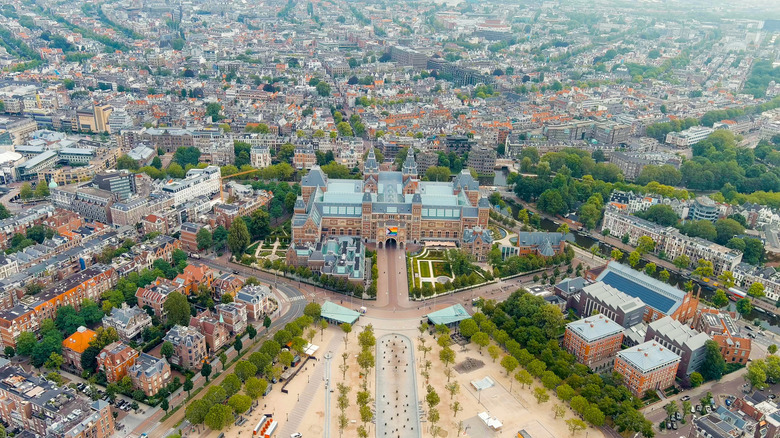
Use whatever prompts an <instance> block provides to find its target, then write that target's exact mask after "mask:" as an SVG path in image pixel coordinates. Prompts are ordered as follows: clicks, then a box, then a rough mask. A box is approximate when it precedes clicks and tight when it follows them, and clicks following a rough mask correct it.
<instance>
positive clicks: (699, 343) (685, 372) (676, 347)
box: [645, 316, 710, 380]
mask: <svg viewBox="0 0 780 438" xmlns="http://www.w3.org/2000/svg"><path fill="white" fill-rule="evenodd" d="M645 340H646V341H655V342H657V343H659V344H661V345H663V346H665V347H666V348H668V349H670V350H672V351H673V352H674V353H675V354H677V355H678V356H680V365H679V366H678V367H677V377H679V378H681V379H683V380H687V379H688V377H689V376H690V375H691V373H693V372H695V371H699V370H700V369H701V366H702V363H704V359H705V356H706V354H707V350H706V347H705V345H704V344H705V342H707V341H709V340H710V337H709V336H707V334H705V333H701V332H698V331H696V330H694V329H692V328H690V327H688V326H687V325H685V324H682V323H680V322H679V321H676V320H674V319H672V318H671V317H669V316H665V317H663V318H661V319H659V320H657V321H653V322H651V323H650V324H648V325H647V334H646V337H645Z"/></svg>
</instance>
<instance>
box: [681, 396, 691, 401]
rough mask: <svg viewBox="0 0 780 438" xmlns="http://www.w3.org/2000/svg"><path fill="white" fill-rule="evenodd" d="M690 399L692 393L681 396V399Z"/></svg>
mask: <svg viewBox="0 0 780 438" xmlns="http://www.w3.org/2000/svg"><path fill="white" fill-rule="evenodd" d="M690 399H691V396H690V395H684V396H682V397H680V401H688V400H690Z"/></svg>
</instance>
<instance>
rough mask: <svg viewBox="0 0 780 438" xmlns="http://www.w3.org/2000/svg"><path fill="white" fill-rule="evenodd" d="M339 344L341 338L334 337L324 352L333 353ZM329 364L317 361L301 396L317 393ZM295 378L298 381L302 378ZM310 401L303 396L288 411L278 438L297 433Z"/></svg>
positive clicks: (310, 399) (308, 397)
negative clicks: (287, 416)
mask: <svg viewBox="0 0 780 438" xmlns="http://www.w3.org/2000/svg"><path fill="white" fill-rule="evenodd" d="M340 342H342V341H341V336H334V337H333V339H331V341H330V344H328V348H327V350H326V351H329V352H331V351H334V350H335V349H336V348H338V346H339V343H340ZM330 363H331V361H325V360H324V359H322V360H320V361H318V363H317V365H316V366H315V367H314V371H313V372H312V374H311V378H310V379H309V383H307V384H306V389H305V390H304V391H302V392H301V393H302V394H315V393H316V392H317V387H318V386H320V385H323V384H324V383H323V382H324V381H323V378H324V377H325V367H326V366H330ZM328 375H330V372H328ZM297 378H299V379H300V378H302V377H297ZM287 396H289V397H294V396H293V395H291V394H287ZM329 396H330V392H328V391H326V392H325V397H329ZM312 400H313V397H310V396H305V397H303V398H301V399H300V400H299V401H297V402H296V403H295V407H294V408H293V409H292V410H291V411H290V414H289V418H288V420H287V422H286V423H285V424H284V426H282V428H281V432H279V436H283V437H284V436H290V435H292V434H293V433H295V432H297V431H298V428H299V427H300V425H301V423H302V422H303V417H304V415H306V412H307V411H308V410H309V405H311V401H312ZM325 418H326V419H327V418H329V417H328V414H327V412H326V413H325ZM326 430H327V429H326Z"/></svg>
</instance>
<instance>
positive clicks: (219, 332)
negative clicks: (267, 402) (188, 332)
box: [190, 310, 231, 351]
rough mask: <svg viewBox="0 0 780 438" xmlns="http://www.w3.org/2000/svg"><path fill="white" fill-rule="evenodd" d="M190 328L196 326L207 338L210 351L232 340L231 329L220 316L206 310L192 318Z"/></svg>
mask: <svg viewBox="0 0 780 438" xmlns="http://www.w3.org/2000/svg"><path fill="white" fill-rule="evenodd" d="M190 328H195V329H197V330H198V332H200V333H202V334H203V336H205V338H206V346H207V347H208V349H209V351H217V350H219V349H220V348H222V346H223V345H225V344H227V343H228V342H230V340H231V336H230V330H229V329H228V327H227V325H225V324H224V323H223V322H222V321H221V318H220V316H218V315H216V314H214V313H213V312H211V311H210V310H205V311H203V312H201V313H199V314H198V315H197V316H193V317H191V318H190Z"/></svg>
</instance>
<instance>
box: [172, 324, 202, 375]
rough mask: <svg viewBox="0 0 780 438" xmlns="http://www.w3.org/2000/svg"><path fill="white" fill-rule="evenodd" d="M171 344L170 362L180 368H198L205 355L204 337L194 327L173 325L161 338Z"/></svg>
mask: <svg viewBox="0 0 780 438" xmlns="http://www.w3.org/2000/svg"><path fill="white" fill-rule="evenodd" d="M163 342H170V343H171V344H173V349H174V354H173V356H171V363H172V364H174V365H178V366H180V367H182V368H188V369H191V370H199V369H200V368H201V366H203V362H204V360H205V359H206V357H207V347H206V337H205V336H204V335H203V334H201V333H200V332H199V331H198V330H197V329H196V328H194V327H184V326H180V325H175V326H173V327H172V328H171V329H170V330H169V331H168V334H166V335H165V337H164V338H163Z"/></svg>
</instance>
